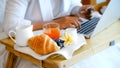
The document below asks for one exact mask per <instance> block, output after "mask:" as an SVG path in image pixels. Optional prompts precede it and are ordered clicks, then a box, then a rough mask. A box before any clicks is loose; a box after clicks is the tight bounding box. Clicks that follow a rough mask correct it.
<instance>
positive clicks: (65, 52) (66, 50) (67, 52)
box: [14, 31, 86, 60]
mask: <svg viewBox="0 0 120 68" xmlns="http://www.w3.org/2000/svg"><path fill="white" fill-rule="evenodd" d="M41 33H42V31H40V32H36V34H35V35H37V34H41ZM84 44H86V40H85V38H84V36H83V35H81V34H78V42H77V43H75V44H72V45H69V46H66V47H63V48H62V49H60V50H59V51H57V52H53V53H50V54H47V55H39V54H37V53H35V52H34V51H33V50H32V49H31V48H29V47H20V46H17V45H16V46H15V47H14V48H15V50H17V51H19V52H22V53H25V54H28V55H31V56H32V57H34V58H36V59H39V60H44V59H46V58H47V57H49V56H50V55H53V54H60V55H62V56H63V57H65V58H66V59H70V58H71V57H72V54H73V53H74V51H75V50H77V49H79V48H80V47H81V46H83V45H84Z"/></svg>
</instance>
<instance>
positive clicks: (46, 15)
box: [4, 0, 81, 32]
mask: <svg viewBox="0 0 120 68" xmlns="http://www.w3.org/2000/svg"><path fill="white" fill-rule="evenodd" d="M7 5H8V6H7V8H6V14H5V20H4V23H5V26H4V28H5V29H4V30H5V32H8V31H9V30H11V29H12V30H13V29H14V28H15V27H16V26H18V25H28V24H31V22H33V21H34V22H35V21H51V20H52V19H55V18H58V17H61V16H66V15H69V14H70V13H71V11H72V9H73V8H74V7H78V6H79V7H80V6H81V3H80V0H8V2H7Z"/></svg>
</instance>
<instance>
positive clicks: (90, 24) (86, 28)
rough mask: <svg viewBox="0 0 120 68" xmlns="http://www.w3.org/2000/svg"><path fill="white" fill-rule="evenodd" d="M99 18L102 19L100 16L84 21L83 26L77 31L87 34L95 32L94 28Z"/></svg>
mask: <svg viewBox="0 0 120 68" xmlns="http://www.w3.org/2000/svg"><path fill="white" fill-rule="evenodd" d="M99 20H100V18H97V17H94V18H92V19H91V20H89V21H86V22H84V23H82V24H81V28H79V29H77V33H80V34H86V35H87V34H89V33H91V32H93V30H94V28H95V27H96V25H97V23H98V21H99Z"/></svg>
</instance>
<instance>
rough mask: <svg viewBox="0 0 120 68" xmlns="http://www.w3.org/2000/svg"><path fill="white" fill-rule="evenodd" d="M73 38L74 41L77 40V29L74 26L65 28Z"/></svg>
mask: <svg viewBox="0 0 120 68" xmlns="http://www.w3.org/2000/svg"><path fill="white" fill-rule="evenodd" d="M65 32H67V33H68V34H70V36H71V37H72V38H73V40H74V42H76V41H77V40H78V35H77V29H76V28H67V29H66V30H65Z"/></svg>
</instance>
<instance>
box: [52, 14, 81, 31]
mask: <svg viewBox="0 0 120 68" xmlns="http://www.w3.org/2000/svg"><path fill="white" fill-rule="evenodd" d="M54 21H55V22H56V23H58V24H59V25H60V28H61V29H65V28H80V24H79V23H80V22H82V21H81V20H80V19H79V18H78V17H72V16H66V17H61V18H58V19H55V20H54Z"/></svg>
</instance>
